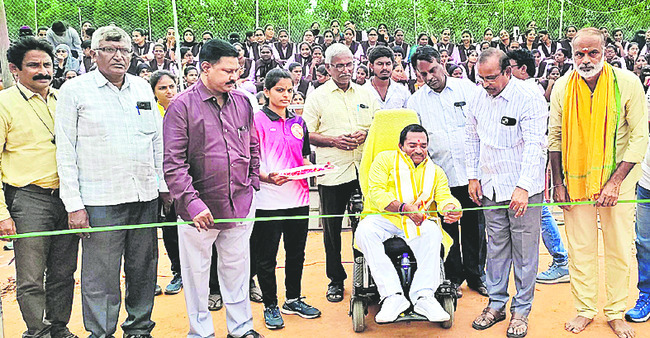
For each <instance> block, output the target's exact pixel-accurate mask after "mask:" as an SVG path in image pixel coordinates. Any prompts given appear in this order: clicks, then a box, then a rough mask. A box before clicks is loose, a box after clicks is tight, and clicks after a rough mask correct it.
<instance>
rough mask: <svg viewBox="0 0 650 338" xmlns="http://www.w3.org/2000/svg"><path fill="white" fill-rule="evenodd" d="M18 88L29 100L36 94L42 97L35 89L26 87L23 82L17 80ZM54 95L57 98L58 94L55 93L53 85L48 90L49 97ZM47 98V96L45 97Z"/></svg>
mask: <svg viewBox="0 0 650 338" xmlns="http://www.w3.org/2000/svg"><path fill="white" fill-rule="evenodd" d="M16 88H18V90H19V91H20V93H21V95H22V96H23V97H24V98H25V99H26V100H29V99H31V98H32V97H34V96H37V97H39V98H40V97H41V96H40V95H39V94H37V93H34V92H33V91H31V90H29V89H28V88H27V87H25V86H24V85H23V84H22V83H20V82H16ZM50 97H53V98H54V99H55V100H56V95H54V90H52V87H50V89H49V90H48V91H47V98H50ZM43 99H45V98H43Z"/></svg>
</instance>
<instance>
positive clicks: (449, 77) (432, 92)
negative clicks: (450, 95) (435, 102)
mask: <svg viewBox="0 0 650 338" xmlns="http://www.w3.org/2000/svg"><path fill="white" fill-rule="evenodd" d="M451 78H452V77H451V76H447V79H446V80H445V88H443V89H442V91H441V92H440V93H438V92H436V91H434V90H433V89H431V87H429V85H428V84H426V83H425V84H424V86H423V87H422V88H424V90H425V92H426V93H427V94H436V95H442V93H444V92H445V91H447V90H451V91H452V92H453V91H454V88H453V87H451V86H449V83H450V82H451V81H449V79H451ZM452 81H453V80H452Z"/></svg>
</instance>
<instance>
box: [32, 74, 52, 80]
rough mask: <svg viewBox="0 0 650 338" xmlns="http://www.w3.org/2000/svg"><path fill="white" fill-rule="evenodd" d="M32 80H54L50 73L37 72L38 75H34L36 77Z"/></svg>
mask: <svg viewBox="0 0 650 338" xmlns="http://www.w3.org/2000/svg"><path fill="white" fill-rule="evenodd" d="M32 80H34V81H38V80H52V76H50V75H48V74H36V75H34V77H33V78H32Z"/></svg>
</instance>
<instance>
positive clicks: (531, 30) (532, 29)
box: [524, 28, 537, 36]
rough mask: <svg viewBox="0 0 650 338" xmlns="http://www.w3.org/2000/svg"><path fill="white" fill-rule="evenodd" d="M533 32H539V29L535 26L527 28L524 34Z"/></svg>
mask: <svg viewBox="0 0 650 338" xmlns="http://www.w3.org/2000/svg"><path fill="white" fill-rule="evenodd" d="M531 32H534V33H537V30H536V29H535V28H531V29H527V30H526V31H525V32H524V36H528V34H530V33H531Z"/></svg>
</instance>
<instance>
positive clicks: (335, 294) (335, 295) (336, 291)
mask: <svg viewBox="0 0 650 338" xmlns="http://www.w3.org/2000/svg"><path fill="white" fill-rule="evenodd" d="M327 300H328V301H330V302H332V303H338V302H340V301H342V300H343V286H341V285H336V284H335V285H330V286H329V287H327Z"/></svg>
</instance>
